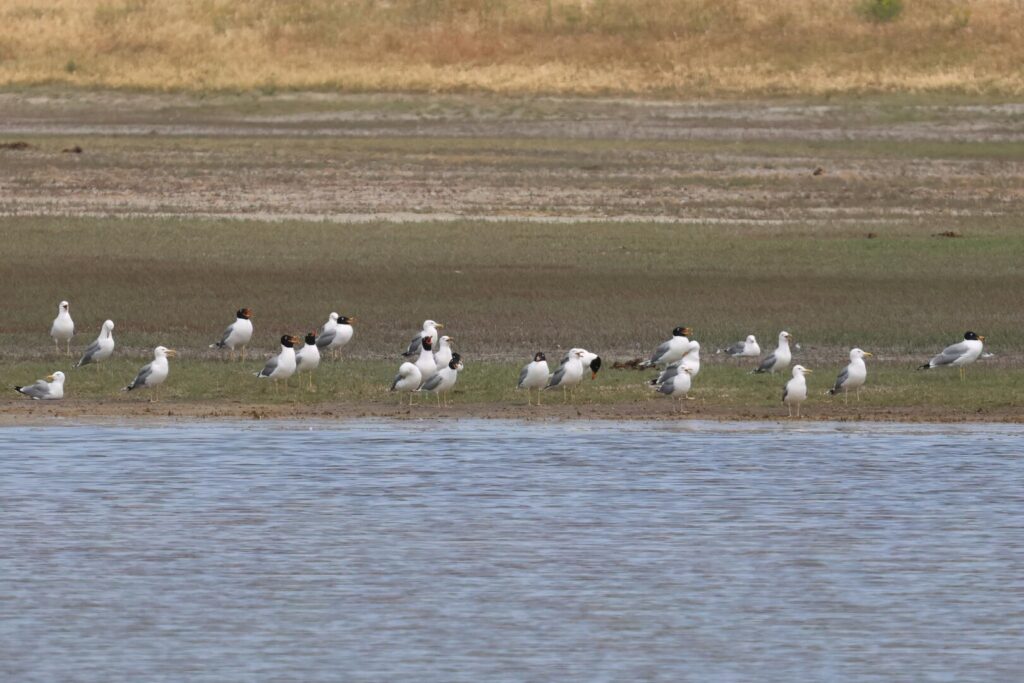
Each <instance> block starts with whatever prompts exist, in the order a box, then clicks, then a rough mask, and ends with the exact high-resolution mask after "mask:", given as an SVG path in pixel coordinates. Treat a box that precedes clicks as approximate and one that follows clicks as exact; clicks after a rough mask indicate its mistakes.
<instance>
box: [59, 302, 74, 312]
mask: <svg viewBox="0 0 1024 683" xmlns="http://www.w3.org/2000/svg"><path fill="white" fill-rule="evenodd" d="M70 305H71V304H69V303H68V302H67V301H61V302H60V306H59V310H60V311H62V312H64V313H67V312H68V307H69V306H70Z"/></svg>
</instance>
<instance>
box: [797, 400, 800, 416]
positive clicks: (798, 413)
mask: <svg viewBox="0 0 1024 683" xmlns="http://www.w3.org/2000/svg"><path fill="white" fill-rule="evenodd" d="M796 416H797V417H800V404H799V403H797V404H796Z"/></svg>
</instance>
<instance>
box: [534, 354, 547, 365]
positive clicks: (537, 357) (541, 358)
mask: <svg viewBox="0 0 1024 683" xmlns="http://www.w3.org/2000/svg"><path fill="white" fill-rule="evenodd" d="M547 359H548V357H547V356H545V355H544V352H543V351H538V352H537V353H535V354H533V362H534V363H540V362H541V361H545V360H547Z"/></svg>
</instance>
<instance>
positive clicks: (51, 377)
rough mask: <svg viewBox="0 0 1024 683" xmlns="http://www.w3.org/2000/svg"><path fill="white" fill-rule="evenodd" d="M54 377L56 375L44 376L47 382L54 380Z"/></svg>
mask: <svg viewBox="0 0 1024 683" xmlns="http://www.w3.org/2000/svg"><path fill="white" fill-rule="evenodd" d="M55 379H56V377H54V376H53V375H47V376H46V381H47V382H52V381H53V380H55Z"/></svg>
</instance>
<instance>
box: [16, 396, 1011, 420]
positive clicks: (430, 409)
mask: <svg viewBox="0 0 1024 683" xmlns="http://www.w3.org/2000/svg"><path fill="white" fill-rule="evenodd" d="M682 410H683V412H680V413H675V412H673V406H672V405H670V402H669V401H660V400H656V399H652V400H649V401H637V402H633V403H623V404H614V405H609V404H587V403H580V404H577V405H566V404H563V403H559V402H557V401H555V402H552V403H550V404H546V405H541V406H527V405H524V404H512V403H504V404H465V403H455V404H454V405H452V406H450V407H448V408H438V407H437V406H435V405H430V404H427V403H422V404H417V405H414V406H412V407H410V406H408V405H401V406H400V405H397V404H396V403H366V404H354V403H322V404H318V405H315V406H310V405H300V404H295V405H282V404H260V403H240V402H230V401H225V402H213V401H208V402H194V401H190V402H175V401H161V402H157V403H149V402H148V401H135V400H120V401H118V400H97V401H76V400H64V401H59V402H40V401H17V402H12V403H7V404H6V405H0V426H11V425H26V424H43V423H45V424H54V423H60V422H81V421H104V422H106V421H119V420H129V421H166V420H172V421H174V420H183V421H203V420H356V419H368V418H385V419H400V420H444V419H504V420H508V419H512V420H578V419H584V420H666V421H671V420H715V421H762V420H768V421H782V422H792V423H794V424H798V423H799V422H800V421H814V422H821V421H824V422H858V421H864V422H923V423H924V422H934V423H966V422H977V423H1018V424H1021V423H1024V414H1022V413H1021V412H1020V410H1016V409H1012V408H998V409H986V410H978V411H974V412H966V411H957V410H951V409H949V408H943V407H913V406H905V407H886V408H875V407H870V406H863V405H862V406H843V405H839V404H831V405H828V406H814V407H809V408H808V410H807V414H806V415H805V416H803V417H802V418H800V420H797V419H790V418H788V417H787V416H786V410H785V409H784V408H781V407H780V408H779V409H777V410H764V409H737V408H732V407H725V406H709V405H706V404H704V403H703V402H702V401H692V402H689V403H687V404H684V406H683V408H682Z"/></svg>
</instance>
